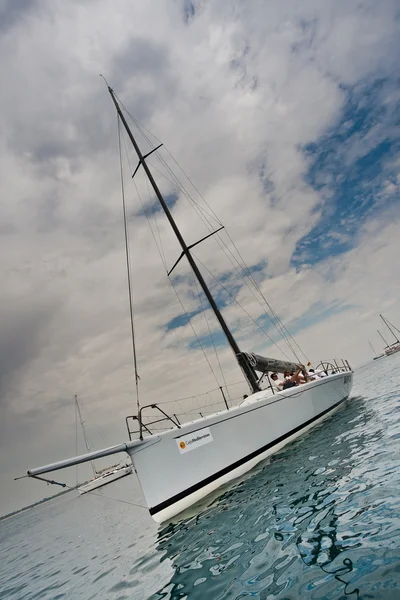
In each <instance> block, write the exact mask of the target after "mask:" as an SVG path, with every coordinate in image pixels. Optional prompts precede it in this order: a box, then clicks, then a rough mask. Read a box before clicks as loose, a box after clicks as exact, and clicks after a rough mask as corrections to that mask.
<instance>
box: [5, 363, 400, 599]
mask: <svg viewBox="0 0 400 600" xmlns="http://www.w3.org/2000/svg"><path fill="white" fill-rule="evenodd" d="M399 409H400V354H399V355H397V356H396V355H394V356H392V357H390V358H385V359H382V360H380V361H375V362H374V363H373V364H371V365H368V366H367V367H364V368H362V369H360V370H358V371H357V372H356V378H355V385H354V389H353V394H352V397H351V399H350V400H349V401H348V402H347V403H346V405H345V406H344V407H343V408H342V409H341V410H339V411H338V412H337V413H336V414H335V415H334V416H333V417H332V418H331V419H329V420H328V421H325V423H324V424H323V425H322V426H319V427H317V428H315V429H314V430H312V431H311V432H310V433H309V434H308V435H305V436H304V437H303V438H301V439H300V440H298V441H296V442H295V443H293V444H291V445H290V446H287V447H286V448H284V449H283V450H282V451H281V452H280V453H279V454H277V455H276V456H275V457H273V458H272V459H271V460H270V461H269V462H265V463H263V464H261V465H260V466H259V467H258V469H257V470H255V471H253V472H252V475H251V476H247V477H246V478H244V479H242V480H241V481H240V482H239V483H238V484H237V485H235V486H234V487H229V488H226V489H225V490H224V491H223V493H222V494H220V495H219V496H215V497H213V498H210V499H209V500H207V501H206V502H204V503H203V505H202V507H201V510H200V511H199V512H198V513H197V514H193V515H186V516H185V518H183V519H182V520H181V521H180V522H179V523H177V524H176V525H169V526H166V527H162V526H161V527H160V526H157V525H156V524H155V523H154V522H153V521H152V520H151V518H150V516H149V515H148V512H147V510H145V509H144V508H142V507H141V506H140V505H141V504H143V499H142V496H141V493H140V490H139V487H138V484H137V482H136V479H135V477H134V476H131V477H127V478H125V479H124V480H121V481H119V482H116V483H115V484H111V485H110V486H107V487H106V488H103V490H102V491H100V490H97V492H96V495H94V494H86V495H84V496H77V495H76V493H75V492H71V493H69V494H66V495H65V496H62V497H61V498H59V499H57V500H55V501H52V502H49V503H47V504H44V505H41V506H39V507H37V508H35V509H32V510H29V511H27V512H25V513H22V514H20V515H17V516H16V517H13V518H10V519H7V520H5V521H2V522H0V598H1V599H14V600H16V599H24V600H33V599H40V600H42V599H52V600H56V599H57V600H58V599H61V598H66V599H69V598H71V599H74V598H82V599H84V600H89V599H94V598H96V599H103V598H104V599H110V600H128V599H129V600H133V599H137V600H139V599H140V600H143V599H146V598H151V599H152V600H156V599H161V598H165V599H171V600H172V599H178V598H179V599H186V598H189V599H200V598H201V599H203V598H205V599H207V600H216V599H221V598H226V599H231V600H239V599H247V598H255V599H259V600H269V599H275V598H276V599H279V600H289V599H290V600H295V599H297V598H310V599H313V600H339V599H340V600H344V599H347V598H352V599H358V600H361V599H363V600H365V599H367V598H368V599H370V598H374V599H381V598H382V599H384V600H391V599H393V600H395V599H396V600H397V599H400V412H399ZM46 491H47V490H44V493H45V492H46ZM136 505H137V506H136Z"/></svg>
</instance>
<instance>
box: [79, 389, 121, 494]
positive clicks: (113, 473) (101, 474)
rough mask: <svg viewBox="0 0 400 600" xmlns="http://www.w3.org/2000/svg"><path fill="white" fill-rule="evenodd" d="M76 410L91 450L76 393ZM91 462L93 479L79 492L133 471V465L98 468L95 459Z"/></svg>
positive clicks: (100, 485)
mask: <svg viewBox="0 0 400 600" xmlns="http://www.w3.org/2000/svg"><path fill="white" fill-rule="evenodd" d="M75 410H76V414H77V415H78V417H79V422H80V425H81V430H82V435H83V439H84V442H85V446H86V450H87V451H88V452H91V449H90V446H89V441H88V437H87V435H86V430H85V422H84V420H83V418H82V413H81V408H80V406H79V402H78V396H77V395H75ZM90 464H91V466H92V471H93V479H91V480H90V481H87V482H86V483H84V484H81V485H78V486H77V489H78V492H79V493H80V494H86V492H90V491H92V490H95V489H96V488H99V487H102V486H103V485H107V484H108V483H111V482H112V481H116V480H117V479H121V477H125V476H126V475H130V474H131V473H132V465H124V466H121V465H120V464H115V465H111V466H110V467H105V468H103V469H96V466H95V464H94V461H93V460H91V461H90Z"/></svg>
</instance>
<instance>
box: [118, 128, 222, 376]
mask: <svg viewBox="0 0 400 600" xmlns="http://www.w3.org/2000/svg"><path fill="white" fill-rule="evenodd" d="M122 139H123V140H124V137H122ZM124 143H125V140H124ZM125 150H126V151H127V149H126V145H125ZM127 159H128V163H129V167H130V161H129V155H128V154H127ZM133 184H134V186H135V188H136V192H137V195H138V197H139V200H140V203H141V205H142V210H143V213H144V215H145V217H146V219H147V223H148V225H149V228H150V231H151V233H152V236H153V239H154V242H155V244H156V247H157V250H158V253H159V255H160V258H161V262H162V263H163V265H164V269H165V272H166V274H167V276H168V267H167V265H166V263H165V262H164V261H163V256H162V253H161V251H160V248H159V246H158V244H157V238H156V236H155V233H154V231H153V228H152V226H151V223H150V219H149V216H148V214H147V212H146V210H145V207H144V203H143V200H142V197H141V195H140V192H139V189H138V187H137V185H136V182H135V180H134V179H133ZM168 279H169V282H170V284H171V286H172V289H173V290H174V292H175V294H176V297H177V298H178V301H179V303H180V305H181V308H182V310H183V312H184V314H185V316H186V318H187V320H188V323H189V325H190V327H191V329H192V331H193V334H194V336H195V338H196V340H197V342H198V344H199V346H200V348H201V350H202V352H203V355H204V358H205V359H206V361H207V364H208V366H209V367H210V370H211V372H212V374H213V376H214V378H215V380H216V382H217V385H219V381H218V377H217V375H216V373H215V371H214V369H213V367H212V365H211V363H210V361H209V359H208V356H207V354H206V352H205V350H204V348H203V345H202V343H201V342H200V339H199V337H198V335H197V333H196V331H195V329H194V327H193V323H192V321H191V319H190V317H189V315H188V313H187V311H186V309H185V307H184V305H183V302H182V300H181V298H180V296H179V293H178V291H177V289H176V288H175V285H174V283H173V281H172V279H171V278H170V277H169V278H168Z"/></svg>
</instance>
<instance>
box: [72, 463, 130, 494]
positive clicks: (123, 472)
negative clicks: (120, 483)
mask: <svg viewBox="0 0 400 600" xmlns="http://www.w3.org/2000/svg"><path fill="white" fill-rule="evenodd" d="M131 473H132V465H128V466H127V467H121V468H120V469H115V470H114V471H111V472H110V473H104V475H100V476H99V477H96V478H95V479H92V480H91V481H88V482H87V483H85V484H83V485H81V486H79V487H78V492H79V493H80V494H86V493H87V492H91V491H92V490H95V489H97V488H99V487H103V485H107V484H109V483H112V482H113V481H116V480H117V479H121V477H126V476H127V475H130V474H131Z"/></svg>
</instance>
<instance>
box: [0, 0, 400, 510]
mask: <svg viewBox="0 0 400 600" xmlns="http://www.w3.org/2000/svg"><path fill="white" fill-rule="evenodd" d="M3 4H4V10H5V11H6V12H5V14H6V15H8V16H9V18H8V19H4V20H3V22H4V23H8V29H7V27H6V26H4V27H3V30H2V37H1V39H0V51H1V54H2V56H3V57H7V58H6V60H5V59H3V61H2V66H1V80H2V82H3V83H4V82H6V83H7V85H3V89H2V99H1V108H2V110H1V112H0V126H1V130H2V132H3V135H2V139H1V142H0V162H1V171H2V181H1V186H2V194H1V198H2V202H1V206H0V256H1V257H2V258H1V274H2V294H1V297H2V305H1V308H0V318H1V332H0V335H2V339H3V340H7V343H6V344H2V346H1V349H2V356H0V360H1V362H2V365H3V368H2V369H1V380H0V390H1V392H0V393H1V402H2V406H3V409H2V410H3V411H4V415H5V417H4V420H3V424H2V432H3V427H6V429H7V436H5V435H2V436H1V443H2V444H4V445H5V446H6V448H7V450H8V452H7V456H6V455H5V453H4V451H3V454H2V458H1V470H2V473H3V475H2V476H1V477H2V479H1V489H2V493H3V490H7V491H6V493H5V497H4V500H3V499H2V505H1V511H6V510H9V509H11V508H12V506H14V505H18V504H21V503H25V502H26V501H27V498H30V497H31V498H34V497H35V494H38V495H40V493H41V492H40V490H38V488H37V487H36V488H32V486H30V485H29V483H28V484H27V485H26V486H25V487H24V488H22V487H20V488H19V487H17V484H15V485H12V484H10V477H12V476H13V475H14V474H17V473H18V472H21V471H23V470H24V469H25V468H26V467H28V466H32V463H35V462H39V463H41V462H46V461H47V460H51V459H52V458H54V459H56V458H61V457H62V456H63V454H64V453H67V454H69V453H70V452H72V447H73V444H72V440H73V438H74V431H73V427H74V421H73V411H72V400H71V399H72V395H73V393H75V392H77V393H78V394H80V395H81V396H82V398H83V400H84V401H85V402H86V404H87V407H88V409H89V410H90V412H93V413H95V414H96V420H97V421H98V423H99V424H101V425H103V426H104V427H105V428H106V429H107V430H108V431H109V432H110V435H111V437H113V436H114V437H116V436H119V437H122V436H123V435H124V431H123V417H124V415H125V413H126V412H129V410H131V407H133V406H134V393H133V386H132V375H131V348H130V340H129V316H128V310H127V294H126V275H125V271H124V253H123V252H124V247H123V239H122V233H123V230H122V219H121V208H120V206H121V200H120V187H119V172H118V156H117V136H116V118H115V111H114V109H113V106H112V104H111V102H110V98H109V97H108V94H107V91H106V88H105V87H104V84H103V82H102V81H101V80H100V79H99V78H98V73H99V72H102V73H104V74H105V75H106V76H107V77H108V78H109V79H110V83H111V84H112V85H113V86H114V87H115V89H116V91H117V92H118V94H119V95H120V96H121V98H122V99H123V101H124V103H125V104H126V106H127V107H128V108H129V110H130V111H131V112H132V113H133V114H134V115H135V116H136V117H137V118H139V120H141V121H142V122H143V123H144V124H145V125H146V127H148V128H149V129H150V130H151V131H153V132H154V133H156V134H157V136H158V137H159V138H160V139H161V140H162V141H163V142H165V144H166V145H167V146H168V148H170V149H171V151H172V152H173V154H174V156H175V157H176V158H178V159H179V162H180V163H181V164H182V166H183V167H184V169H185V171H186V172H187V173H190V175H191V177H192V179H193V181H194V183H195V185H196V186H197V188H198V189H199V190H201V192H202V193H203V195H204V196H205V197H206V198H207V201H208V202H209V204H210V205H211V206H212V207H213V209H214V210H215V211H216V213H217V215H218V217H219V218H220V219H221V221H222V222H223V223H224V224H225V225H226V226H227V228H228V230H229V231H230V233H231V234H232V236H233V238H234V240H235V242H236V244H237V246H238V247H239V249H240V251H241V252H242V254H243V256H244V257H245V259H246V261H247V262H248V263H249V264H257V263H261V262H262V261H265V260H267V261H268V271H266V270H264V271H262V272H261V273H260V274H259V276H260V277H261V279H262V281H261V283H260V284H261V287H262V289H263V291H264V292H265V294H266V297H267V298H268V300H269V301H270V302H271V304H272V306H274V307H275V309H276V310H277V311H278V313H279V314H280V315H281V316H282V317H284V319H285V321H286V322H288V323H289V322H290V323H292V325H294V324H295V322H296V320H298V319H300V318H301V317H302V316H303V315H305V314H307V312H308V311H310V310H316V309H315V308H313V307H316V306H323V305H328V306H331V305H335V306H340V305H343V306H344V305H347V304H352V306H353V307H352V308H351V309H350V310H347V311H346V312H344V313H341V314H340V315H336V316H335V315H334V316H332V317H329V318H327V319H326V320H325V321H323V322H318V323H316V324H315V325H314V326H311V327H309V328H308V329H307V330H306V331H303V332H301V333H300V334H299V336H298V339H299V342H300V343H301V345H304V347H305V349H306V351H307V352H308V353H309V354H310V355H312V356H317V357H319V356H323V355H326V353H328V354H329V353H334V354H335V355H342V354H343V355H348V358H349V360H350V361H351V362H358V361H362V360H364V359H365V358H366V357H367V356H368V353H369V350H368V347H367V340H368V339H369V337H370V335H371V333H370V331H373V329H374V328H375V322H376V312H378V311H379V310H382V311H383V312H385V310H386V311H388V313H390V315H391V316H392V318H393V320H396V318H398V320H399V321H400V308H399V305H398V303H397V295H396V294H397V292H396V281H397V280H398V274H397V275H396V269H397V266H396V264H395V261H393V257H394V256H395V255H396V249H397V252H398V240H397V234H396V222H398V219H399V214H398V211H397V212H396V211H393V212H392V213H391V214H390V215H388V214H382V215H375V216H374V217H371V219H370V221H369V222H368V223H367V225H366V226H365V227H364V229H363V231H362V232H360V234H359V237H358V238H357V239H356V240H355V245H356V247H355V248H354V250H351V251H350V252H348V253H347V254H345V255H343V256H341V257H340V258H332V259H327V260H325V261H324V262H323V263H321V264H319V265H318V266H317V267H315V268H309V267H305V268H302V269H301V270H300V271H299V272H298V273H296V272H294V271H293V269H291V268H290V259H291V257H292V254H293V251H294V249H295V247H296V243H297V242H298V241H299V239H301V238H302V237H303V236H304V235H305V234H306V233H307V232H309V231H310V230H311V229H312V228H313V226H314V225H315V223H316V221H317V220H318V217H319V214H320V213H319V209H320V207H321V205H322V204H323V202H324V201H326V198H327V196H326V195H322V194H319V193H318V192H317V191H315V190H314V189H312V188H311V187H310V186H309V185H308V184H307V183H306V182H305V179H304V176H305V174H306V173H307V169H308V167H309V164H310V158H309V157H306V156H305V155H304V154H303V152H302V147H304V145H305V144H308V143H310V142H313V141H316V140H317V139H318V138H319V137H320V136H322V135H324V133H325V132H326V131H327V130H329V129H330V128H332V127H333V126H334V124H335V123H336V122H337V120H338V119H339V118H340V115H341V111H342V110H343V107H344V102H345V92H344V91H343V85H346V86H353V85H359V84H361V83H363V82H365V81H368V80H369V79H374V78H376V77H382V78H384V77H389V76H390V74H391V72H392V71H393V69H395V68H396V67H395V64H394V61H395V57H397V55H398V41H397V38H396V36H397V29H396V24H395V19H394V14H395V8H396V5H395V3H391V2H387V3H384V4H383V5H382V4H380V5H379V6H378V5H376V4H375V3H372V2H364V3H362V4H360V5H358V8H355V7H353V6H351V5H346V6H344V5H342V4H341V5H338V4H337V3H335V2H331V3H324V4H322V5H321V4H320V3H316V2H311V1H310V2H304V3H302V5H301V6H299V5H298V3H295V2H287V3H282V2H272V3H268V4H266V3H265V2H261V1H260V2H254V3H251V5H250V4H249V3H247V2H240V1H238V2H235V3H233V4H232V3H231V2H218V3H217V2H214V3H212V2H208V3H206V2H203V3H199V4H197V5H196V11H197V13H196V14H195V16H194V17H193V18H192V19H191V20H190V23H189V24H185V21H184V13H183V5H182V3H180V2H178V1H175V2H172V1H171V2H169V3H158V2H155V0H151V1H150V0H148V1H147V2H146V3H136V4H132V3H130V2H128V1H125V0H119V1H118V2H113V3H112V4H111V3H109V2H106V1H100V0H99V1H92V2H86V3H82V2H70V3H61V2H50V1H48V2H40V3H37V4H34V5H33V6H32V8H31V9H30V10H29V11H28V10H26V11H25V12H21V13H20V14H19V15H18V14H14V15H13V18H12V19H11V16H10V15H11V12H10V11H11V7H12V5H11V4H10V3H3ZM14 11H15V7H14ZM360 82H361V83H360ZM389 91H390V94H391V98H392V101H393V94H394V90H393V87H392V88H390V90H389V88H387V92H388V94H389ZM387 125H388V126H389V123H388V124H387ZM385 126H386V124H385ZM383 135H384V130H382V128H380V129H379V131H378V130H376V131H375V132H374V131H372V132H371V133H370V136H369V139H370V140H371V144H373V143H377V140H380V139H382V136H383ZM374 140H375V141H374ZM357 144H358V145H357ZM357 144H356V140H354V146H353V147H350V148H349V149H346V152H348V154H347V156H348V157H349V160H354V159H355V158H356V157H357V156H360V152H361V153H362V146H363V144H364V141H363V140H358V141H357ZM393 160H394V159H393ZM152 163H154V164H155V165H156V166H157V162H156V159H154V161H153V159H152ZM132 164H135V163H134V161H133V163H132ZM261 172H262V173H263V174H264V180H265V179H268V186H267V189H268V192H267V193H264V189H263V182H262V181H261V178H260V174H261ZM138 182H139V184H140V185H141V190H142V192H143V197H144V199H145V201H146V202H147V203H149V198H148V196H147V195H146V194H147V186H146V184H143V181H142V182H140V180H138ZM264 183H266V182H265V181H264ZM160 185H161V186H162V187H163V189H165V191H167V192H171V190H172V187H171V185H170V184H169V183H168V182H165V181H163V180H162V179H160ZM396 185H397V183H395V179H394V180H393V179H390V180H389V181H387V183H386V184H385V186H384V189H383V191H382V193H384V194H386V195H387V194H392V195H393V194H394V195H395V194H396V193H398V191H396V189H395V186H396ZM325 194H326V193H325ZM133 198H134V195H133V190H132V189H131V188H130V192H129V198H128V201H129V206H130V207H131V210H132V211H134V212H135V214H136V217H135V218H134V222H133V223H131V225H132V227H131V229H130V236H131V257H132V265H133V288H134V295H135V307H136V323H137V341H138V352H139V367H140V374H141V388H142V390H143V398H144V399H145V400H150V401H154V400H159V401H161V400H170V399H172V398H176V397H177V396H179V397H183V396H189V395H191V394H196V393H197V394H199V393H201V392H205V391H206V390H208V389H211V388H213V387H215V386H216V382H215V380H214V378H213V376H212V375H211V374H210V372H209V369H208V368H207V364H206V362H205V360H204V358H203V357H202V354H201V352H200V351H194V350H192V351H188V350H187V348H186V343H187V341H188V340H189V339H190V337H191V333H190V330H189V329H188V328H187V327H182V328H179V329H177V330H175V331H173V332H169V333H167V332H166V329H165V327H166V324H167V322H168V321H169V320H171V319H172V318H173V317H175V316H177V315H179V314H180V312H181V308H180V305H179V303H178V301H177V299H176V296H175V294H174V292H173V290H172V289H171V288H170V286H169V283H168V280H167V278H166V277H165V274H164V271H163V267H162V265H161V263H160V260H159V257H158V254H157V252H156V250H155V248H154V244H153V243H152V238H151V235H150V233H149V231H148V228H147V223H146V220H145V219H144V218H143V217H139V216H137V213H138V210H139V208H140V206H139V204H138V203H137V201H136V200H135V204H133ZM199 201H200V200H199ZM174 215H175V217H176V219H177V221H178V222H179V224H180V226H181V227H182V230H183V231H184V233H185V235H186V236H187V237H188V239H189V240H190V241H191V242H193V241H195V240H196V239H198V237H201V236H202V235H204V234H205V233H207V230H206V228H204V226H203V225H202V224H201V223H199V221H198V220H197V219H196V215H195V213H194V212H193V211H191V209H190V207H189V206H188V204H187V202H185V201H184V200H183V199H182V198H180V199H179V201H178V203H177V205H176V207H175V209H174ZM372 218H373V219H374V220H372ZM157 220H158V226H159V228H160V232H161V236H162V239H163V246H164V250H165V253H166V256H167V261H168V265H169V266H171V265H172V264H173V262H174V260H175V259H176V258H177V256H178V254H179V249H178V246H177V243H176V241H175V240H174V239H173V237H172V236H171V234H170V232H169V228H168V224H167V223H166V222H165V219H164V218H163V217H162V216H161V215H159V216H158V217H157ZM225 239H226V238H225ZM217 251H218V246H217V244H216V241H215V240H214V239H210V240H208V241H206V242H205V243H204V244H203V245H202V246H201V247H198V248H197V249H196V255H198V256H199V258H200V259H201V261H202V262H204V264H206V265H207V267H208V268H209V269H210V270H211V271H212V272H213V273H215V274H217V275H218V276H221V275H222V274H223V273H226V271H227V269H229V268H231V267H230V264H229V262H227V260H226V259H225V258H224V257H223V255H222V254H221V253H220V252H217ZM178 269H179V271H177V272H179V273H184V272H185V271H184V268H183V264H182V265H181V266H180V267H178ZM267 273H268V278H267ZM233 280H234V278H233V277H232V281H233ZM179 290H180V293H181V295H182V298H183V300H184V303H185V306H186V308H187V309H188V310H193V309H195V308H196V307H198V302H197V300H196V298H195V296H194V294H193V291H194V290H193V286H192V285H191V283H190V282H189V281H188V280H185V282H183V283H181V284H180V287H179ZM238 299H239V301H240V302H241V303H242V302H243V303H244V304H245V306H246V309H247V310H248V311H249V312H250V314H251V315H252V316H253V317H254V318H256V317H258V316H259V315H260V314H261V311H260V306H259V305H258V304H257V302H255V300H254V298H253V297H252V296H251V295H250V294H249V292H248V290H247V289H246V288H242V289H241V291H240V293H239V297H238ZM225 313H226V316H227V318H228V317H229V319H230V322H231V323H232V324H233V325H234V326H235V325H236V327H237V326H238V325H239V324H240V327H241V332H240V339H241V343H242V344H243V347H245V348H247V347H249V348H250V347H251V346H252V344H257V346H259V345H260V344H261V343H262V339H263V338H261V337H260V336H259V334H255V332H254V328H253V325H252V324H251V322H250V323H249V322H248V321H245V320H241V319H243V314H242V313H241V312H240V311H239V310H238V308H237V306H236V305H234V304H230V305H229V306H227V308H226V309H225ZM193 322H194V324H195V325H196V327H197V329H198V332H199V335H201V334H204V333H205V332H206V331H207V325H206V323H205V322H204V317H203V316H200V315H199V316H197V317H195V318H194V320H193ZM210 323H211V321H210ZM212 323H214V321H212ZM5 332H7V336H6V335H5ZM4 357H6V358H7V360H5V358H4ZM210 360H213V366H214V368H215V369H216V370H217V369H218V364H217V362H216V360H215V357H214V358H212V356H211V358H210ZM221 362H222V364H223V366H224V368H225V372H226V377H227V379H228V381H231V382H233V381H237V380H238V378H240V373H239V371H238V368H237V367H236V366H235V364H234V362H233V360H232V357H231V353H230V351H229V350H224V351H223V352H221ZM5 365H6V368H4V366H5ZM10 432H12V435H11V434H10ZM115 441H117V440H115ZM28 457H29V465H28V464H27V460H28ZM21 485H22V484H21ZM21 489H24V497H23V499H22V500H21V499H19V494H20V490H21ZM25 491H26V495H25Z"/></svg>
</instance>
